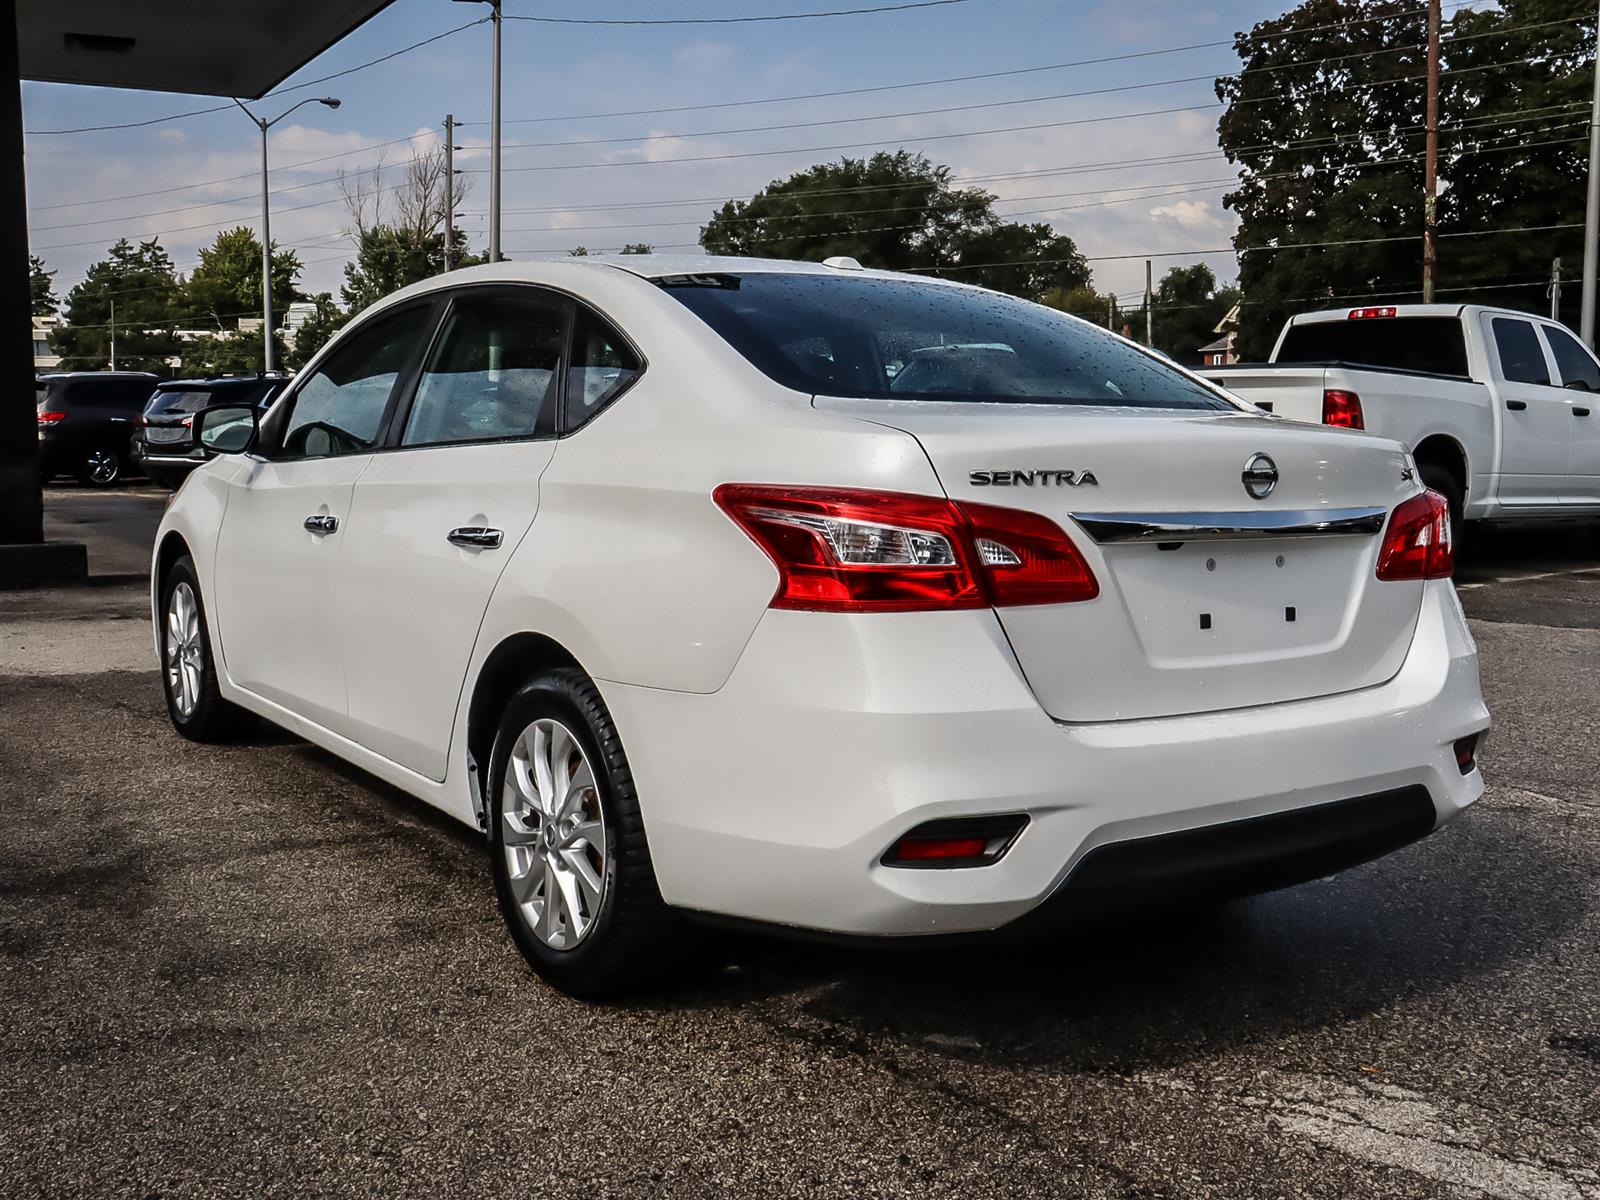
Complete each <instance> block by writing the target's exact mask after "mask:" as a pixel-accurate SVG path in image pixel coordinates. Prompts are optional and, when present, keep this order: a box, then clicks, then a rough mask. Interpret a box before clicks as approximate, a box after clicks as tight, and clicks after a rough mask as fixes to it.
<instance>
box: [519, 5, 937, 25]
mask: <svg viewBox="0 0 1600 1200" xmlns="http://www.w3.org/2000/svg"><path fill="white" fill-rule="evenodd" d="M964 3H966V0H914V2H913V3H910V4H881V5H879V6H877V7H876V8H839V9H834V10H832V11H831V12H802V13H771V14H768V15H766V16H760V17H656V18H650V19H643V18H641V19H637V20H623V19H620V18H617V19H608V18H602V17H521V16H512V15H511V14H510V13H507V14H506V18H505V19H506V20H508V21H537V22H539V23H541V24H544V25H748V24H753V23H755V22H757V21H811V20H816V19H817V18H820V17H860V16H866V15H867V14H868V13H887V12H905V11H907V10H908V9H913V8H942V7H944V6H945V5H947V4H964Z"/></svg>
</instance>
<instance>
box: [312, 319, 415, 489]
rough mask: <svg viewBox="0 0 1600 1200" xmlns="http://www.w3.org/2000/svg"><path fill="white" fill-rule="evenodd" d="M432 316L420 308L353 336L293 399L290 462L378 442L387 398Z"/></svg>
mask: <svg viewBox="0 0 1600 1200" xmlns="http://www.w3.org/2000/svg"><path fill="white" fill-rule="evenodd" d="M432 314H433V308H432V306H431V305H427V304H423V305H418V306H417V307H415V308H408V309H405V310H403V311H401V312H397V313H394V314H392V315H389V316H383V317H379V318H378V319H377V320H375V321H373V322H372V323H371V324H369V325H367V326H365V327H364V328H361V329H358V330H356V331H355V332H353V333H352V334H351V335H350V337H349V338H347V339H346V340H345V341H344V342H342V343H340V345H339V346H338V347H337V348H336V349H335V350H334V351H333V353H332V354H330V355H329V356H328V357H327V358H326V359H324V360H323V363H322V366H321V367H320V368H319V369H318V370H317V373H316V374H315V375H313V376H312V377H311V378H310V379H309V380H307V381H306V383H305V385H304V386H302V387H301V388H300V390H299V391H298V392H296V393H295V395H294V397H293V404H294V407H293V409H292V410H291V411H290V413H289V417H288V420H287V422H286V423H285V427H284V434H283V453H284V455H285V456H286V457H289V458H334V457H337V456H339V455H342V454H359V453H361V452H362V451H363V450H368V449H370V448H371V447H372V444H373V443H374V442H375V441H377V439H378V430H379V428H380V427H381V426H382V424H383V413H384V410H385V409H386V408H387V407H388V404H389V395H390V393H391V392H393V391H394V385H395V382H396V380H398V379H399V378H400V376H401V374H402V373H403V372H404V371H405V369H406V367H407V365H408V364H409V363H410V362H411V358H412V355H413V354H414V353H415V351H416V348H417V344H418V342H419V341H420V340H421V339H422V336H423V334H424V333H425V332H426V330H427V326H428V322H429V320H430V319H431V317H432Z"/></svg>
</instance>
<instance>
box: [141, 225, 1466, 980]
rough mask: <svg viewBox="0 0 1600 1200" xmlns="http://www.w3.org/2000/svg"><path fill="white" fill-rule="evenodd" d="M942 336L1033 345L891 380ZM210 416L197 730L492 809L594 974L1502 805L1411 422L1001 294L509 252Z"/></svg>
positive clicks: (523, 871) (194, 492)
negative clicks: (1399, 422)
mask: <svg viewBox="0 0 1600 1200" xmlns="http://www.w3.org/2000/svg"><path fill="white" fill-rule="evenodd" d="M947 344H956V345H966V346H984V347H985V348H984V349H982V350H979V351H974V352H973V354H974V355H976V356H977V357H973V355H966V354H964V353H963V354H958V355H957V356H956V357H957V358H960V359H962V360H963V362H964V363H965V364H966V365H973V364H975V363H976V362H977V361H978V360H979V359H984V360H985V361H991V362H994V361H997V360H998V359H1000V358H1003V359H1004V360H1005V362H1004V369H1003V370H996V371H995V372H994V373H993V374H991V375H990V376H989V377H987V378H979V379H972V378H969V377H968V372H967V371H966V370H964V369H963V370H960V371H955V372H946V371H943V370H930V371H928V372H927V375H926V380H925V382H924V383H922V384H919V383H917V382H916V380H915V378H914V377H913V375H912V369H911V368H909V367H908V368H906V369H905V370H902V371H900V372H899V373H898V374H897V375H896V376H895V377H894V378H891V377H890V376H889V373H888V370H887V364H888V363H889V362H890V361H894V358H898V360H899V361H901V362H903V363H904V362H915V361H919V360H918V359H917V355H916V351H917V350H918V349H929V348H932V347H935V346H940V345H947ZM996 345H1004V346H1005V347H1007V348H1008V351H1007V352H996V351H994V350H993V349H992V347H993V346H996ZM891 348H892V349H893V355H894V357H893V358H892V357H891V355H890V353H889V351H890V349H891ZM908 355H909V357H908ZM924 357H925V358H926V357H929V356H924ZM969 359H970V360H971V361H970V362H968V361H967V360H969ZM952 361H954V360H952ZM918 373H919V374H921V372H920V371H919V372H918ZM195 424H196V426H197V427H198V428H197V436H198V437H199V438H200V440H201V441H202V443H205V444H209V445H210V446H211V447H212V448H213V449H216V450H218V451H220V452H221V453H220V454H219V456H218V457H217V458H215V459H213V460H212V461H210V462H208V463H206V464H205V465H203V466H201V467H199V468H198V469H197V470H196V471H195V473H194V474H193V475H192V476H191V477H190V480H189V482H188V483H187V484H186V485H185V486H184V488H183V490H182V491H181V492H179V493H178V495H177V497H176V498H175V499H174V501H173V503H172V505H171V506H170V507H169V508H168V510H167V513H166V516H165V518H164V520H163V521H162V523H161V527H160V531H159V534H158V537H157V543H156V551H155V555H154V559H153V563H152V568H153V570H152V594H151V600H152V606H153V616H154V619H155V630H156V648H157V651H158V653H159V654H160V658H161V664H162V668H163V670H162V677H163V680H164V682H165V690H166V699H167V708H168V712H169V714H170V716H171V719H172V721H173V723H174V725H175V726H176V727H177V729H178V730H179V731H180V732H181V733H183V734H184V735H185V736H187V737H190V738H193V739H195V740H199V741H209V740H215V739H222V738H225V737H227V736H229V735H230V734H231V732H232V731H234V730H235V729H237V727H238V723H239V722H240V720H241V719H243V718H244V717H245V716H246V715H248V714H259V715H261V716H264V717H266V718H268V719H269V720H271V721H274V722H276V723H278V724H280V725H283V726H285V727H287V728H289V729H291V730H294V731H296V732H297V733H299V734H301V735H302V736H304V737H306V738H307V739H309V740H311V741H312V742H314V743H316V744H317V745H319V746H322V747H324V748H326V749H328V750H329V751H331V752H332V753H334V754H336V755H338V756H340V757H342V758H345V759H347V760H349V761H350V762H352V763H354V764H356V765H358V766H360V767H362V768H365V769H366V770H368V771H370V772H372V773H373V774H374V775H376V776H378V777H379V778H381V779H384V780H387V781H388V782H390V783H391V784H393V785H395V786H397V787H399V788H401V789H403V790H405V791H407V792H409V793H411V794H412V795H414V796H417V797H419V798H421V799H422V800H424V801H426V802H428V803H430V804H434V805H437V806H439V807H440V808H442V809H443V810H445V811H446V812H448V813H450V814H451V815H453V816H455V817H457V818H459V819H460V820H462V821H464V822H466V823H468V824H471V825H475V826H476V827H477V828H479V829H481V830H483V831H484V832H485V833H486V835H487V837H488V840H489V842H490V844H491V847H492V852H491V862H492V864H493V868H492V869H493V872H494V879H495V885H496V888H497V891H498V895H499V899H500V904H501V907H502V910H503V912H504V914H505V917H506V920H507V922H508V925H509V927H510V931H511V935H512V937H513V939H514V940H515V941H516V943H517V945H518V946H519V947H520V949H521V950H522V952H523V954H524V955H526V957H527V958H528V960H529V962H531V963H532V964H533V966H534V967H535V968H536V969H537V970H538V971H539V972H540V973H541V974H542V975H543V976H544V977H545V978H546V979H547V980H549V981H550V982H552V983H554V984H555V985H557V986H559V987H561V988H564V989H566V990H568V991H571V992H573V993H576V994H580V995H599V994H605V993H607V992H611V991H614V990H616V989H619V988H622V987H624V986H627V985H628V984H629V983H631V982H633V981H635V980H637V979H638V978H639V977H640V976H641V975H645V974H648V972H649V971H651V970H652V969H654V968H656V967H658V966H659V965H660V964H661V963H662V961H663V960H671V959H672V958H673V957H674V956H676V955H677V954H678V952H679V948H680V946H681V942H680V941H679V938H680V936H681V935H682V933H683V930H684V928H685V914H702V915H705V914H710V915H713V916H715V917H718V918H723V919H736V920H742V921H755V922H764V923H768V924H771V925H775V926H783V927H789V928H791V929H796V928H797V929H800V930H804V931H808V932H812V933H816V932H822V933H826V934H844V935H860V936H867V937H891V936H895V937H913V936H925V935H929V934H940V933H973V932H980V931H990V930H995V929H998V928H1000V927H1007V926H1015V927H1017V928H1022V929H1026V928H1027V927H1028V926H1029V925H1030V924H1034V923H1038V924H1040V925H1043V924H1047V923H1050V922H1054V921H1058V920H1066V921H1074V920H1088V919H1096V918H1098V917H1101V916H1103V915H1104V914H1105V913H1107V912H1124V911H1129V910H1131V909H1134V908H1136V907H1138V906H1139V905H1142V904H1144V903H1146V902H1148V901H1150V900H1151V899H1152V898H1153V897H1156V896H1162V897H1167V898H1170V897H1172V896H1182V897H1195V896H1215V895H1234V894H1239V893H1243V892H1248V891H1252V890H1258V889H1263V888H1272V887H1278V886H1282V885H1285V884H1288V883H1293V882H1297V881H1300V880H1305V879H1310V878H1313V877H1319V876H1322V875H1326V874H1328V873H1330V872H1332V871H1335V870H1338V869H1340V868H1342V867H1346V866H1349V865H1351V864H1353V863H1357V862H1361V861H1364V860H1367V859H1370V858H1373V857H1376V856H1378V855H1380V854H1383V853H1385V852H1387V851H1389V850H1392V849H1394V848H1396V847H1398V846H1400V845H1402V844H1405V843H1407V842H1410V841H1412V840H1414V839H1416V838H1419V837H1422V836H1423V835H1425V834H1426V833H1428V832H1429V831H1430V830H1432V829H1433V828H1435V827H1436V826H1438V825H1440V824H1442V823H1443V822H1445V821H1448V820H1450V819H1451V818H1452V817H1454V816H1456V815H1457V814H1458V813H1459V812H1461V811H1462V810H1463V809H1464V808H1466V807H1467V806H1468V805H1470V804H1471V803H1472V802H1473V801H1474V800H1476V799H1477V798H1478V796H1479V794H1480V793H1481V791H1482V789H1483V777H1482V775H1481V774H1480V772H1479V769H1478V760H1477V755H1478V749H1479V745H1480V742H1481V739H1482V738H1483V736H1484V734H1485V732H1486V731H1487V729H1488V727H1489V715H1488V712H1487V711H1486V709H1485V707H1484V703H1483V700H1482V697H1481V696H1480V693H1479V686H1478V670H1477V659H1476V653H1475V650H1474V647H1473V641H1472V638H1471V636H1470V634H1469V633H1468V631H1467V627H1466V622H1465V620H1464V619H1463V617H1462V613H1461V608H1460V606H1459V604H1458V603H1457V600H1456V595H1455V591H1454V589H1453V587H1452V585H1451V581H1450V571H1451V553H1450V540H1449V529H1448V524H1447V520H1446V509H1445V504H1444V501H1443V500H1442V499H1441V498H1440V497H1439V496H1438V495H1437V494H1436V493H1433V492H1429V491H1426V490H1424V489H1423V487H1422V486H1421V484H1420V483H1418V482H1417V481H1416V479H1415V478H1414V476H1413V473H1412V472H1411V470H1410V460H1409V458H1408V456H1407V454H1406V452H1405V451H1404V450H1403V449H1402V448H1401V447H1400V446H1399V445H1398V444H1397V443H1395V442H1393V441H1389V440H1386V439H1382V438H1376V437H1371V436H1368V435H1366V434H1362V433H1355V432H1352V431H1350V430H1341V429H1325V428H1319V427H1314V426H1307V425H1301V424H1297V423H1294V422H1290V421H1284V420H1280V419H1277V418H1273V417H1269V416H1266V415H1264V414H1261V413H1259V412H1257V411H1255V410H1254V409H1252V408H1250V407H1249V406H1248V405H1245V404H1243V403H1241V402H1239V401H1237V400H1234V399H1232V398H1230V397H1229V396H1228V395H1227V394H1226V393H1225V392H1222V391H1220V390H1218V389H1216V388H1213V387H1212V386H1210V385H1209V384H1207V383H1205V382H1204V381H1203V380H1201V379H1200V378H1199V377H1197V376H1195V375H1192V374H1190V373H1188V372H1185V371H1183V370H1181V369H1179V368H1177V367H1175V366H1173V365H1172V364H1170V363H1168V362H1166V361H1163V360H1162V359H1160V358H1158V357H1156V356H1155V355H1152V354H1149V353H1147V352H1145V351H1144V350H1142V349H1140V348H1139V347H1137V346H1135V345H1133V344H1132V343H1131V342H1128V341H1126V340H1124V339H1122V338H1119V337H1116V336H1114V335H1112V334H1110V333H1107V332H1105V331H1103V330H1100V329H1097V328H1095V327H1094V326H1092V325H1089V324H1087V323H1085V322H1082V321H1079V320H1076V319H1075V318H1072V317H1068V316H1065V315H1063V314H1061V313H1058V312H1055V311H1054V310H1051V309H1047V308H1043V307H1040V306H1038V305H1033V304H1029V303H1026V302H1024V301H1021V300H1017V299H1015V298H1013V297H1010V296H1005V295H1000V294H997V293H994V292H989V291H984V290H981V289H978V288H973V287H968V286H963V285H960V284H956V283H950V282H942V281H936V280H929V279H924V278H920V277H913V276H908V275H897V274H892V273H887V272H879V271H865V270H861V269H860V268H859V267H855V266H853V265H846V266H835V265H823V266H812V265H808V264H800V263H786V262H772V261H762V260H753V259H727V258H714V257H692V258H689V257H685V258H660V257H650V256H636V257H629V258H625V259H623V260H621V261H620V262H616V263H611V264H608V263H604V262H600V261H597V260H595V259H582V260H577V261H573V262H559V263H516V264H513V263H501V264H497V265H491V266H483V267H477V268H472V269H468V270H464V271H456V272H452V273H450V274H449V275H446V276H441V277H439V278H437V279H434V280H430V281H427V282H425V283H421V284H417V285H414V286H412V287H408V288H406V289H403V290H402V291H399V292H397V293H395V294H394V295H393V296H392V297H390V298H388V299H386V300H384V301H382V302H380V303H379V304H378V305H375V306H374V307H372V308H370V309H368V310H366V311H365V312H364V313H362V314H361V316H359V317H358V318H357V319H356V320H355V321H354V322H353V323H352V324H351V325H350V326H348V327H347V328H346V329H344V330H343V331H341V333H340V334H339V335H338V336H337V337H336V338H335V339H334V340H333V341H332V342H331V343H330V344H329V345H328V346H326V347H325V348H324V349H323V350H322V352H321V353H320V354H318V356H317V357H316V358H315V359H314V360H313V361H312V362H311V363H310V364H309V365H308V366H307V368H306V369H305V370H304V371H303V372H302V373H301V374H300V375H299V376H297V378H296V379H295V380H294V382H293V383H292V384H290V385H289V388H288V390H287V391H286V392H285V394H284V396H283V397H282V398H281V399H280V401H279V402H278V403H277V404H276V405H274V406H273V408H272V411H271V413H270V414H269V415H268V416H267V417H266V418H265V419H262V418H261V417H260V415H259V412H258V410H257V409H255V408H253V407H250V406H226V407H224V406H218V407H215V408H211V409H207V410H204V411H202V412H200V413H199V414H197V417H196V421H195ZM374 902H376V901H374Z"/></svg>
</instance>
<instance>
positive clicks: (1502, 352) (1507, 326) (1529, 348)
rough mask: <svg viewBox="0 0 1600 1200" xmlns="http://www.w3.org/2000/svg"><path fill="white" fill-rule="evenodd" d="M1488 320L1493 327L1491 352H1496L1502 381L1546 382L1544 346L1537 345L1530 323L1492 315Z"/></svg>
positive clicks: (1546, 383)
mask: <svg viewBox="0 0 1600 1200" xmlns="http://www.w3.org/2000/svg"><path fill="white" fill-rule="evenodd" d="M1490 324H1491V325H1492V326H1493V327H1494V346H1495V352H1496V353H1497V354H1499V356H1500V374H1501V375H1502V376H1504V378H1505V379H1506V381H1507V382H1508V383H1533V384H1542V385H1545V386H1548V385H1549V383H1550V368H1549V367H1548V366H1546V365H1545V361H1544V347H1543V346H1541V345H1539V335H1538V334H1537V333H1535V332H1534V330H1533V323H1532V322H1531V321H1517V320H1513V319H1512V318H1510V317H1496V318H1495V319H1494V320H1493V321H1492V322H1490Z"/></svg>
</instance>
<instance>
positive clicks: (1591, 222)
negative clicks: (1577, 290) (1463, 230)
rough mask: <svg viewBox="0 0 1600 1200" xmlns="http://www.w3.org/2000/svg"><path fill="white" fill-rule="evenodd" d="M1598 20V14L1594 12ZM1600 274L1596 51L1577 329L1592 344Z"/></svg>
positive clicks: (1599, 66) (1599, 73)
mask: <svg viewBox="0 0 1600 1200" xmlns="http://www.w3.org/2000/svg"><path fill="white" fill-rule="evenodd" d="M1596 19H1597V20H1600V14H1597V18H1596ZM1597 274H1600V55H1596V57H1595V68H1594V103H1593V104H1592V105H1591V106H1590V109H1589V203H1588V208H1587V209H1586V210H1585V212H1584V218H1583V312H1582V316H1581V317H1580V318H1579V325H1578V333H1579V336H1581V337H1582V338H1583V340H1584V341H1585V342H1587V343H1588V344H1589V347H1590V348H1591V349H1593V348H1594V285H1595V276H1596V275H1597Z"/></svg>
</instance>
